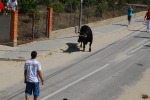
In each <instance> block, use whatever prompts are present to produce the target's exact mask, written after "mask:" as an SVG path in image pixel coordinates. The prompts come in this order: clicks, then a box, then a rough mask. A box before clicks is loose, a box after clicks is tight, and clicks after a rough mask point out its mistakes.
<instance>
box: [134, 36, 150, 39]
mask: <svg viewBox="0 0 150 100" xmlns="http://www.w3.org/2000/svg"><path fill="white" fill-rule="evenodd" d="M134 37H135V38H145V39H150V37H142V36H134Z"/></svg>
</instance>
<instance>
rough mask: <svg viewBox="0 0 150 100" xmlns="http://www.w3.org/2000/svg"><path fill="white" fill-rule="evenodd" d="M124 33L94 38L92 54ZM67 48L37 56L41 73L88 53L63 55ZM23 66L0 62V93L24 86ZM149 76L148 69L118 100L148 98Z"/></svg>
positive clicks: (149, 88) (125, 88)
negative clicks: (10, 87) (14, 85)
mask: <svg viewBox="0 0 150 100" xmlns="http://www.w3.org/2000/svg"><path fill="white" fill-rule="evenodd" d="M126 31H127V29H124V30H122V32H114V33H111V34H109V33H107V34H105V35H101V36H98V37H96V38H95V39H94V42H93V45H92V51H93V52H94V51H96V50H98V49H102V48H104V47H106V46H108V45H109V44H111V43H112V42H115V41H117V40H119V39H121V38H123V37H125V36H127V35H129V33H128V32H126ZM124 32H126V33H127V34H124ZM106 40H107V41H106ZM100 41H101V42H100ZM99 43H101V44H99ZM67 48H68V47H67V46H64V47H61V48H59V49H57V50H54V51H53V52H51V53H47V54H46V55H41V56H39V57H38V58H37V60H39V61H40V62H41V65H42V71H43V72H44V71H46V70H48V69H53V68H55V67H57V66H58V65H61V64H63V63H65V62H67V61H68V60H69V59H73V58H75V57H78V56H81V54H87V53H89V52H81V51H79V52H71V53H63V50H64V51H65V50H67ZM86 50H88V48H86ZM68 58H69V59H68ZM56 59H57V60H56ZM23 66H24V62H16V61H9V62H7V61H0V69H1V70H0V79H1V82H0V91H1V90H3V89H5V88H6V87H9V86H11V85H12V84H16V83H17V82H20V81H22V84H24V83H23V79H24V76H23V71H24V69H23ZM149 76H150V69H149V70H147V71H146V72H145V73H144V75H143V78H142V79H141V81H139V82H138V83H137V84H134V85H133V86H132V87H128V86H125V87H122V88H123V90H124V93H123V94H122V95H121V96H120V97H119V98H118V100H142V94H143V96H147V97H148V95H150V86H149V82H150V78H149ZM148 98H149V97H148Z"/></svg>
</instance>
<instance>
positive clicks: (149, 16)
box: [144, 8, 150, 32]
mask: <svg viewBox="0 0 150 100" xmlns="http://www.w3.org/2000/svg"><path fill="white" fill-rule="evenodd" d="M145 20H146V23H147V24H146V25H147V32H150V8H148V11H147V12H146V15H145V17H144V21H145Z"/></svg>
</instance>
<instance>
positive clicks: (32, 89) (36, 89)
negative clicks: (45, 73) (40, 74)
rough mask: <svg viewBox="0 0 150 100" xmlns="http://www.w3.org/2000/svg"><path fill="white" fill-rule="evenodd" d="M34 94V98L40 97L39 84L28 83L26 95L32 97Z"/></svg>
mask: <svg viewBox="0 0 150 100" xmlns="http://www.w3.org/2000/svg"><path fill="white" fill-rule="evenodd" d="M32 92H33V95H34V96H39V95H40V87H39V82H36V83H31V82H27V83H26V90H25V93H26V95H29V96H30V95H32Z"/></svg>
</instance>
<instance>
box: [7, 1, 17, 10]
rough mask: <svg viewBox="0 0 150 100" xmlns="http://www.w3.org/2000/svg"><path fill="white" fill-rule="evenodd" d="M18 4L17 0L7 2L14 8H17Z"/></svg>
mask: <svg viewBox="0 0 150 100" xmlns="http://www.w3.org/2000/svg"><path fill="white" fill-rule="evenodd" d="M17 5H18V3H17V0H15V2H12V0H9V1H8V2H7V6H9V7H11V8H13V9H14V10H16V6H17Z"/></svg>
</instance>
